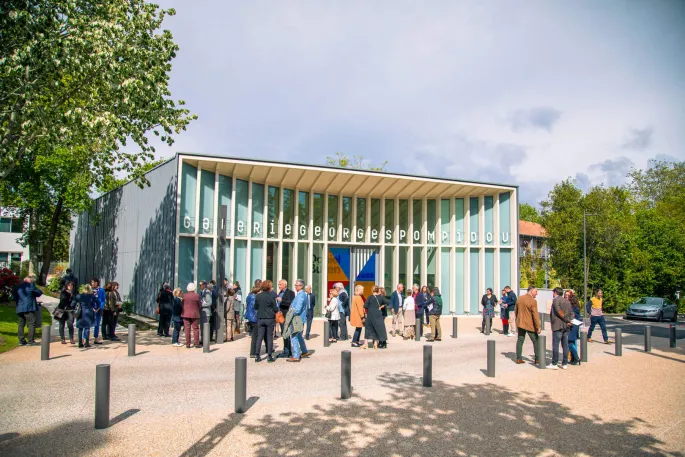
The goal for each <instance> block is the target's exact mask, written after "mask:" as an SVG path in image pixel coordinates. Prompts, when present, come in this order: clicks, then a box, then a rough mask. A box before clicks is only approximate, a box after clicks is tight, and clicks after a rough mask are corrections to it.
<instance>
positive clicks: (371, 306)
mask: <svg viewBox="0 0 685 457" xmlns="http://www.w3.org/2000/svg"><path fill="white" fill-rule="evenodd" d="M380 294H381V288H380V287H379V286H377V285H376V286H373V291H372V295H371V296H370V297H369V299H368V300H366V302H365V303H364V308H365V309H367V310H368V314H367V316H366V325H365V329H366V332H365V336H366V339H367V340H371V341H373V348H374V349H376V348H378V347H379V344H378V342H379V341H381V342H382V341H386V340H387V339H388V333H387V331H386V330H385V321H384V320H383V312H382V311H383V308H384V307H385V305H383V302H382V301H381V298H380ZM380 347H382V346H380Z"/></svg>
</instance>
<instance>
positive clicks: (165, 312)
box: [157, 282, 174, 336]
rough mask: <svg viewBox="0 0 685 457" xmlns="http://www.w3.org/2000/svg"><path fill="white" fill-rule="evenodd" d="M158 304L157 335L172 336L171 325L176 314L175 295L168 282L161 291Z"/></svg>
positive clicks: (158, 295)
mask: <svg viewBox="0 0 685 457" xmlns="http://www.w3.org/2000/svg"><path fill="white" fill-rule="evenodd" d="M157 304H158V305H159V327H157V335H158V336H171V335H169V326H170V325H171V316H172V315H173V314H174V294H173V292H171V286H170V285H169V283H168V282H165V283H164V284H163V285H162V288H161V289H160V290H159V294H157Z"/></svg>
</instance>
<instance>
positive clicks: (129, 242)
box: [70, 158, 178, 316]
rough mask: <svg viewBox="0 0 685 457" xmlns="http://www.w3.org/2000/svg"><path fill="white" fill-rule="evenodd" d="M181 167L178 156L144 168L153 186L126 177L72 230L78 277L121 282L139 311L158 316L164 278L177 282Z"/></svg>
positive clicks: (72, 257) (123, 293)
mask: <svg viewBox="0 0 685 457" xmlns="http://www.w3.org/2000/svg"><path fill="white" fill-rule="evenodd" d="M177 169H178V166H177V159H176V158H175V159H173V160H170V161H169V162H166V163H164V164H162V165H160V166H158V167H157V168H155V169H153V170H152V171H150V172H148V173H147V174H146V177H147V179H148V181H149V182H150V186H149V187H147V186H146V187H144V188H143V189H141V188H140V187H138V186H137V185H136V184H134V183H127V184H125V185H124V186H123V187H121V188H119V189H116V190H114V191H112V192H109V193H107V194H105V195H103V196H101V197H99V198H98V199H97V200H95V202H94V205H93V208H92V209H91V210H90V211H86V212H84V213H82V214H81V215H79V216H78V217H77V218H76V220H75V221H74V227H73V228H72V231H71V251H70V264H71V266H72V268H73V270H74V274H75V275H76V276H77V277H78V279H79V282H80V283H82V284H83V283H85V282H87V281H88V280H89V279H90V278H91V277H97V278H100V281H101V282H102V284H103V285H104V283H105V282H107V281H116V282H118V283H119V292H120V294H121V296H122V298H123V299H129V300H132V301H134V302H135V304H136V306H135V310H136V312H137V313H139V314H144V315H148V316H154V312H155V309H156V307H157V304H156V301H155V299H156V297H157V291H158V290H159V288H160V286H161V284H162V283H163V282H164V281H169V282H172V283H173V279H174V264H175V258H174V255H175V240H176V186H177Z"/></svg>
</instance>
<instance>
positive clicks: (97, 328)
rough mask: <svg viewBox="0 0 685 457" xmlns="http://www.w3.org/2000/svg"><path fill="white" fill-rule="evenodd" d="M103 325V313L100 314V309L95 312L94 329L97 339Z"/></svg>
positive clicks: (94, 336)
mask: <svg viewBox="0 0 685 457" xmlns="http://www.w3.org/2000/svg"><path fill="white" fill-rule="evenodd" d="M101 325H102V314H100V311H98V312H96V313H95V330H93V338H95V339H96V340H97V339H98V336H100V326H101Z"/></svg>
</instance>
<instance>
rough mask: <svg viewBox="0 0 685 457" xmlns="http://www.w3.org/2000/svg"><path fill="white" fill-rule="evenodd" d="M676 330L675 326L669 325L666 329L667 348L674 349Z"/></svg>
mask: <svg viewBox="0 0 685 457" xmlns="http://www.w3.org/2000/svg"><path fill="white" fill-rule="evenodd" d="M676 330H678V329H677V327H676V326H675V325H669V327H668V340H669V346H670V347H672V348H674V347H675V346H676Z"/></svg>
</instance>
